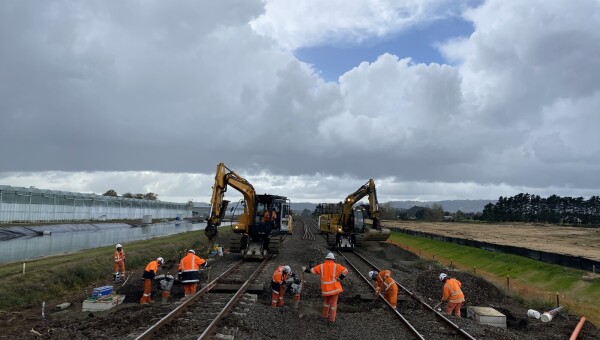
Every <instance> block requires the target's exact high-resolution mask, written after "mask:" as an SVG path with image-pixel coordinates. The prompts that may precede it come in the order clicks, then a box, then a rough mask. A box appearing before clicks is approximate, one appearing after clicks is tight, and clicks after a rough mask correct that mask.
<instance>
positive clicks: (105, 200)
mask: <svg viewBox="0 0 600 340" xmlns="http://www.w3.org/2000/svg"><path fill="white" fill-rule="evenodd" d="M144 216H151V217H152V218H176V217H181V218H186V217H191V216H192V207H191V206H189V205H188V204H184V203H171V202H162V201H150V200H142V199H134V198H123V197H111V196H102V195H95V194H83V193H77V192H67V191H54V190H42V189H36V188H21V187H11V186H7V185H0V223H10V222H59V221H89V220H96V221H106V220H126V219H142V218H143V217H144Z"/></svg>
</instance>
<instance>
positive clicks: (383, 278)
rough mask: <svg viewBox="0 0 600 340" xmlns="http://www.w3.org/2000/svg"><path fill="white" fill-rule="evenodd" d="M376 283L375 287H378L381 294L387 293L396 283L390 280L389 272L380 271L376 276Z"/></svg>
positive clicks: (390, 274)
mask: <svg viewBox="0 0 600 340" xmlns="http://www.w3.org/2000/svg"><path fill="white" fill-rule="evenodd" d="M376 278H377V282H376V284H375V287H379V289H382V291H383V292H387V291H388V290H389V289H390V288H392V287H393V286H395V285H396V281H394V279H392V273H391V272H390V271H389V270H382V271H380V272H379V274H377V277H376Z"/></svg>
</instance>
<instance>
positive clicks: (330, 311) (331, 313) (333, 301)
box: [321, 294, 340, 322]
mask: <svg viewBox="0 0 600 340" xmlns="http://www.w3.org/2000/svg"><path fill="white" fill-rule="evenodd" d="M339 296H340V294H334V295H329V296H326V297H325V303H324V304H323V313H322V314H321V316H322V317H323V318H324V319H327V318H328V317H329V321H331V322H335V316H336V314H337V302H338V297H339Z"/></svg>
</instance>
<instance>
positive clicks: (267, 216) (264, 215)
mask: <svg viewBox="0 0 600 340" xmlns="http://www.w3.org/2000/svg"><path fill="white" fill-rule="evenodd" d="M262 222H263V223H264V222H269V212H268V211H267V210H265V212H264V213H263V216H262Z"/></svg>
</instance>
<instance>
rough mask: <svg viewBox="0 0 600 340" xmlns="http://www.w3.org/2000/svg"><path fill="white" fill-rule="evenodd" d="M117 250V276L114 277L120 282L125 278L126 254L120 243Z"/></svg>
mask: <svg viewBox="0 0 600 340" xmlns="http://www.w3.org/2000/svg"><path fill="white" fill-rule="evenodd" d="M115 248H116V249H115V256H114V257H115V274H114V275H113V279H114V280H115V282H120V281H121V277H125V252H124V251H123V246H122V245H121V244H120V243H118V244H117V245H116V246H115ZM119 271H120V272H121V275H119Z"/></svg>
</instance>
